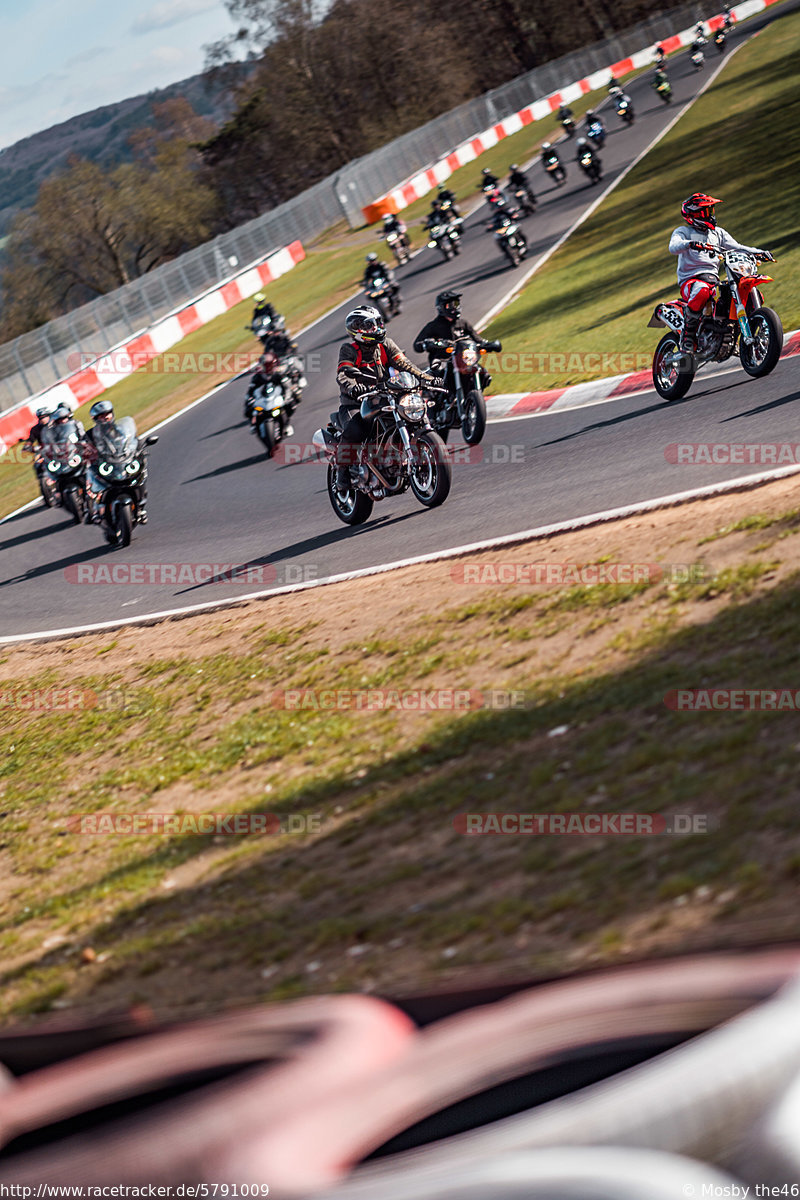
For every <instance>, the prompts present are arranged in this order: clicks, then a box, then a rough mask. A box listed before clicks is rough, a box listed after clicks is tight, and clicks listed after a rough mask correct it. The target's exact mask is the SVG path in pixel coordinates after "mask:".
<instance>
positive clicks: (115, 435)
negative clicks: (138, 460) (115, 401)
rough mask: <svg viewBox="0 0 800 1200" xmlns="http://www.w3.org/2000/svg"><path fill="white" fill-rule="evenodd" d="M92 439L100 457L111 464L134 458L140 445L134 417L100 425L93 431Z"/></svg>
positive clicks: (121, 418)
mask: <svg viewBox="0 0 800 1200" xmlns="http://www.w3.org/2000/svg"><path fill="white" fill-rule="evenodd" d="M92 437H93V438H94V444H95V446H96V447H97V452H98V454H99V455H100V457H101V458H102V459H105V461H106V462H110V463H121V462H125V460H126V459H128V458H132V457H133V456H134V454H135V453H136V449H137V447H138V444H139V439H138V438H137V436H136V423H135V421H134V419H133V417H120V418H119V420H117V421H111V422H110V423H109V424H107V425H103V424H101V423H98V424H96V425H95V426H94V428H93V430H92Z"/></svg>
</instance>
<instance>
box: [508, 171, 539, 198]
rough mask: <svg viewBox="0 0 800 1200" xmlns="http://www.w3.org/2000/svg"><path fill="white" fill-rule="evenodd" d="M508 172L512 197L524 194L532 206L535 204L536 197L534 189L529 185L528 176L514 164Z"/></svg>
mask: <svg viewBox="0 0 800 1200" xmlns="http://www.w3.org/2000/svg"><path fill="white" fill-rule="evenodd" d="M508 172H509V174H508V188H509V191H510V192H511V193H512V195H513V194H514V193H515V192H524V193H525V195H526V196H527V197H528V199H529V200H530V202H531V204H535V203H536V197H535V195H534V194H533V188H532V187H531V185H530V184H529V183H528V176H527V175H526V174H525V172H524V171H521V170H520V169H519V164H518V163H512V164H511V166H510V167H509V168H508Z"/></svg>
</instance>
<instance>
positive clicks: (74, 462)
mask: <svg viewBox="0 0 800 1200" xmlns="http://www.w3.org/2000/svg"><path fill="white" fill-rule="evenodd" d="M69 465H70V466H71V467H79V466H80V465H81V456H80V454H73V456H72V458H71V459H70V460H69Z"/></svg>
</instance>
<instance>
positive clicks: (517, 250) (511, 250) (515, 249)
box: [492, 213, 528, 267]
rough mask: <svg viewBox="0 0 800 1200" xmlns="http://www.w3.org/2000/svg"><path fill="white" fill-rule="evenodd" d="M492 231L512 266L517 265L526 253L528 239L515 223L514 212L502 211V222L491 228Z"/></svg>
mask: <svg viewBox="0 0 800 1200" xmlns="http://www.w3.org/2000/svg"><path fill="white" fill-rule="evenodd" d="M492 232H493V233H494V237H495V241H496V242H497V243H498V245H499V246H500V249H501V250H502V251H503V254H505V256H506V258H507V259H508V261H509V262H510V263H511V265H512V267H518V266H519V264H520V263H521V262H522V260H523V258H524V257H525V255H526V254H527V253H528V241H527V238H526V237H525V234H524V233H523V232H522V230H521V229H520V227H519V225H517V223H516V214H512V213H503V214H502V224H500V225H499V226H497V227H496V228H493V229H492Z"/></svg>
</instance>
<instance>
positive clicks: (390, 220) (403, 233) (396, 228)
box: [383, 213, 410, 249]
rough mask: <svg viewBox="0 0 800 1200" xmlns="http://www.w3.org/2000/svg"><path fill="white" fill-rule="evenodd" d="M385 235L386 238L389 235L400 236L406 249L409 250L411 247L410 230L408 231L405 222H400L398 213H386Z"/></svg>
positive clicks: (384, 220) (384, 219)
mask: <svg viewBox="0 0 800 1200" xmlns="http://www.w3.org/2000/svg"><path fill="white" fill-rule="evenodd" d="M383 233H384V237H385V236H386V234H387V233H396V234H398V235H399V237H400V240H401V241H402V243H403V245H404V246H405V247H406V249H408V247H409V245H410V242H409V237H408V230H407V229H406V226H405V222H404V221H401V220H400V218H399V217H398V215H397V213H385V214H384V217H383Z"/></svg>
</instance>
